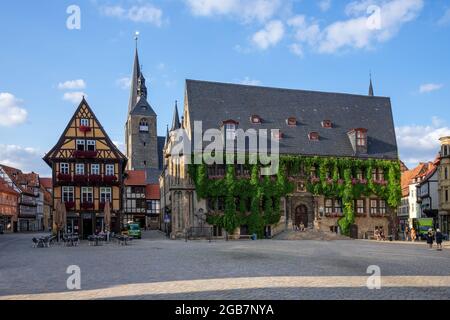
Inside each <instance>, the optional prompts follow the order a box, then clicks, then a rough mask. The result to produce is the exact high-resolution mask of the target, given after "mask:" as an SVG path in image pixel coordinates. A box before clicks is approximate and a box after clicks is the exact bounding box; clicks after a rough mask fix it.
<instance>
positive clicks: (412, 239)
mask: <svg viewBox="0 0 450 320" xmlns="http://www.w3.org/2000/svg"><path fill="white" fill-rule="evenodd" d="M416 239H417V233H416V229H414V227H412V228H411V241H412V242H415V241H416Z"/></svg>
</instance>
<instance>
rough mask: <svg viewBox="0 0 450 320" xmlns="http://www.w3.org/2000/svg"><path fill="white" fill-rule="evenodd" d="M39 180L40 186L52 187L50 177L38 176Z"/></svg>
mask: <svg viewBox="0 0 450 320" xmlns="http://www.w3.org/2000/svg"><path fill="white" fill-rule="evenodd" d="M39 181H40V182H41V186H42V187H44V188H45V189H52V188H53V180H52V178H39Z"/></svg>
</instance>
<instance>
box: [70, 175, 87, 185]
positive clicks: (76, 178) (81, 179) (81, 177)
mask: <svg viewBox="0 0 450 320" xmlns="http://www.w3.org/2000/svg"><path fill="white" fill-rule="evenodd" d="M87 180H88V177H87V175H84V174H82V175H80V174H76V175H74V176H73V181H74V182H78V183H84V182H87Z"/></svg>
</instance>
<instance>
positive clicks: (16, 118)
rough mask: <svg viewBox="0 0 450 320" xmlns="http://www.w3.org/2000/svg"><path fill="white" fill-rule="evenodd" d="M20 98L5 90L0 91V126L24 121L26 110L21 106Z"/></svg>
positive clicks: (26, 114) (8, 125)
mask: <svg viewBox="0 0 450 320" xmlns="http://www.w3.org/2000/svg"><path fill="white" fill-rule="evenodd" d="M22 102H23V101H22V100H20V99H17V98H16V97H15V96H14V95H12V94H11V93H7V92H0V126H4V127H11V126H14V125H18V124H21V123H24V122H25V121H26V120H27V117H28V112H27V111H26V110H25V109H24V108H22Z"/></svg>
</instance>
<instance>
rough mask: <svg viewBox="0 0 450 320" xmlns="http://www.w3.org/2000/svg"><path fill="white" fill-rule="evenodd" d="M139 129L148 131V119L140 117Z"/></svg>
mask: <svg viewBox="0 0 450 320" xmlns="http://www.w3.org/2000/svg"><path fill="white" fill-rule="evenodd" d="M139 131H140V132H148V121H147V119H141V121H140V122H139Z"/></svg>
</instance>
